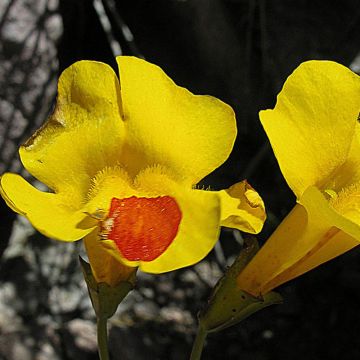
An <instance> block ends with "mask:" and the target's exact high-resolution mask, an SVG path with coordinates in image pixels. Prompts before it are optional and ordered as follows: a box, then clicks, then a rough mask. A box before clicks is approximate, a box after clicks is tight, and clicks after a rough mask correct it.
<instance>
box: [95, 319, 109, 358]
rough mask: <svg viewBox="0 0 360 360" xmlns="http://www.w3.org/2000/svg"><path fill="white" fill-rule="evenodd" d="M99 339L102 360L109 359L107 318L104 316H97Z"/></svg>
mask: <svg viewBox="0 0 360 360" xmlns="http://www.w3.org/2000/svg"><path fill="white" fill-rule="evenodd" d="M97 341H98V352H99V357H100V360H109V359H110V357H109V349H108V335H107V319H106V318H105V317H102V316H98V317H97Z"/></svg>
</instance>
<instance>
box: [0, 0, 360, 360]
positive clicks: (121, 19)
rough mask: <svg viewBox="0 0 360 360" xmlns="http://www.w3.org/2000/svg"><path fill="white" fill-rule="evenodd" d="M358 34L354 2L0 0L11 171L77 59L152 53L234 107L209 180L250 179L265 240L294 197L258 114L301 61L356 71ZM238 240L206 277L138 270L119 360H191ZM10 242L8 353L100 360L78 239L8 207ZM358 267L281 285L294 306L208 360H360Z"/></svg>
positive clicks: (253, 325)
mask: <svg viewBox="0 0 360 360" xmlns="http://www.w3.org/2000/svg"><path fill="white" fill-rule="evenodd" d="M359 34H360V8H359V6H358V1H357V0H353V1H351V0H345V1H341V2H327V1H326V2H325V1H320V0H317V1H305V0H300V1H296V2H292V1H280V0H275V1H266V0H209V1H208V0H156V1H154V0H131V1H130V0H129V1H126V0H124V1H117V2H116V1H115V0H94V1H90V0H76V1H74V0H1V1H0V85H1V86H0V172H3V171H15V172H22V173H23V174H24V175H26V176H28V175H27V174H25V173H24V171H23V169H22V168H21V164H20V163H19V160H18V158H17V148H18V146H19V144H20V143H21V142H22V141H24V140H25V139H26V138H27V137H28V136H29V135H30V134H31V133H32V132H33V131H34V130H35V129H36V128H37V127H39V125H41V124H42V123H43V122H44V121H45V119H46V117H47V115H48V114H49V113H50V112H51V108H52V105H53V103H54V99H55V95H56V81H57V77H58V75H59V73H60V72H61V71H62V70H63V69H64V68H65V67H67V66H68V65H70V64H71V63H73V62H74V61H76V60H79V59H92V60H94V59H95V60H101V61H104V62H107V63H110V64H111V65H112V66H114V67H115V61H114V56H115V55H119V54H120V53H123V54H130V55H136V56H143V57H145V58H146V59H148V60H149V61H151V62H154V63H156V64H158V65H160V66H161V67H162V68H163V69H165V71H166V72H167V73H168V74H169V75H170V76H171V77H172V78H173V79H174V80H175V81H176V82H177V83H178V84H180V85H183V86H186V87H187V88H189V89H191V90H192V91H193V92H195V93H207V94H211V95H214V96H217V97H219V98H221V99H222V100H224V101H226V102H228V103H229V104H231V105H232V106H233V107H234V109H235V111H236V113H237V118H238V128H239V136H238V141H237V143H236V146H235V149H234V152H233V154H232V156H231V157H230V159H229V160H228V161H227V162H226V164H225V165H224V166H222V167H221V168H220V169H218V170H217V171H216V172H215V173H214V174H212V175H211V176H209V177H208V178H207V179H205V180H204V184H206V185H211V186H212V187H213V188H220V187H225V186H229V185H230V184H232V183H234V182H236V181H238V180H240V179H243V178H247V179H248V180H249V182H250V183H251V184H252V185H253V186H254V187H255V188H256V189H257V190H258V191H259V192H260V193H261V195H262V196H263V198H264V200H265V202H266V204H267V209H268V221H267V224H266V226H265V230H264V232H263V234H262V235H261V236H260V237H259V240H260V242H261V241H264V240H265V239H266V237H267V235H268V234H269V233H270V232H271V231H272V230H273V229H274V228H275V226H276V225H277V224H278V223H279V221H280V220H281V219H282V218H283V217H284V216H285V215H286V213H287V212H288V211H289V209H290V208H291V206H292V204H293V203H294V197H293V195H292V193H291V192H290V190H289V189H288V188H287V186H286V184H285V182H284V180H283V178H282V176H281V173H280V172H279V169H278V167H277V164H276V160H275V158H274V156H273V154H272V152H271V149H270V147H269V145H268V143H267V140H266V137H265V134H264V133H263V131H262V129H261V127H260V124H259V121H258V118H257V112H258V111H259V110H260V109H264V108H267V107H272V106H273V105H274V102H275V97H276V94H277V92H278V91H279V89H280V88H281V86H282V84H283V82H284V80H285V78H286V77H287V76H288V75H289V74H290V72H291V71H292V70H293V69H294V68H295V67H296V66H297V65H298V64H299V63H300V62H301V61H304V60H308V59H330V60H336V61H338V62H340V63H343V64H344V65H347V66H352V68H353V69H354V71H358V72H359V70H360V48H359V46H360V41H359V40H360V36H359ZM309 141H311V140H310V139H309ZM239 235H240V234H238V233H233V232H231V231H228V230H224V231H223V233H222V236H221V241H220V242H219V245H218V246H217V247H216V249H215V251H213V252H212V253H211V254H210V255H209V256H208V257H207V258H206V259H205V260H204V261H203V262H201V263H200V264H198V265H196V266H195V267H192V268H189V269H183V270H180V271H176V272H173V273H169V274H163V275H157V276H152V275H147V274H139V280H138V285H137V289H136V290H134V291H133V292H132V293H131V294H130V295H129V296H128V297H127V298H126V300H125V301H124V302H123V303H122V304H121V306H120V307H119V309H118V312H117V313H116V315H115V316H114V317H113V319H112V320H111V322H110V349H111V353H112V357H113V359H121V360H126V359H136V360H138V359H139V360H141V359H164V360H165V359H171V360H172V359H174V360H177V359H179V360H182V359H187V358H188V356H189V353H190V349H191V344H192V341H193V337H194V334H195V330H196V313H197V311H198V310H199V309H200V308H201V306H203V304H204V303H205V301H206V298H207V296H208V294H209V291H210V289H211V288H212V287H213V285H214V284H215V282H216V280H217V279H218V278H219V276H220V275H221V274H222V272H223V270H224V268H225V267H226V265H228V264H230V263H231V261H232V259H233V257H234V255H235V254H237V253H238V252H239V251H240V249H241V244H240V243H239ZM0 237H1V240H0V253H1V254H2V256H1V260H0V359H4V360H5V359H6V360H28V359H29V360H30V359H31V360H33V359H34V360H35V359H36V360H45V359H47V360H48V359H51V360H58V359H59V360H60V359H61V360H72V359H76V360H83V359H84V360H85V359H97V358H98V357H97V353H96V332H95V331H96V330H95V322H94V321H95V318H94V314H93V310H92V308H91V305H90V301H89V299H88V296H87V289H86V286H85V283H84V281H83V279H82V274H81V271H80V268H79V264H78V255H79V254H82V253H83V249H82V245H81V242H79V243H76V244H67V243H60V242H55V241H53V240H49V239H46V238H44V237H42V236H41V235H39V234H38V233H36V232H35V231H34V230H33V229H32V227H31V226H30V225H29V224H28V223H27V221H26V220H25V219H23V218H20V217H16V216H15V215H14V214H13V213H12V212H11V211H10V210H8V209H7V208H6V206H5V205H4V204H3V203H1V207H0ZM240 240H241V236H240ZM240 242H241V241H240ZM359 260H360V253H359V250H357V249H355V250H353V251H352V252H350V253H348V254H345V255H344V256H342V257H340V258H338V259H336V260H334V261H332V262H330V263H329V264H326V265H323V266H322V267H320V268H318V269H316V270H314V271H312V272H311V273H308V274H306V275H304V276H302V277H301V278H299V279H297V280H295V281H293V282H291V283H289V284H286V285H284V286H283V287H281V288H280V289H279V291H280V292H281V293H282V295H283V296H284V300H285V302H284V304H283V305H279V306H274V307H272V308H269V309H266V310H264V311H263V312H261V313H258V314H256V315H254V316H253V317H251V318H250V319H248V320H246V321H244V322H243V323H242V324H240V325H238V326H235V327H232V328H230V329H227V330H225V331H223V332H222V333H220V334H217V335H211V336H209V339H208V342H207V346H206V348H205V351H204V354H203V359H205V360H206V359H209V360H210V359H211V360H212V359H214V360H216V359H219V360H220V359H246V360H275V359H294V360H300V359H303V358H307V359H309V360H317V359H329V360H331V359H339V358H341V359H344V360H353V359H358V358H359V356H360V341H359V339H358V335H357V334H358V333H359V332H360V305H359V304H360V261H359Z"/></svg>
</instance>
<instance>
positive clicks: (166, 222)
mask: <svg viewBox="0 0 360 360" xmlns="http://www.w3.org/2000/svg"><path fill="white" fill-rule="evenodd" d="M180 221H181V211H180V208H179V206H178V204H177V203H176V201H175V199H174V198H172V197H170V196H159V197H156V198H146V197H136V196H132V197H129V198H125V199H117V198H113V199H112V200H111V206H110V211H109V214H108V217H107V219H106V220H105V221H104V222H103V229H102V233H103V234H104V235H105V236H106V238H107V239H110V240H113V241H114V242H115V244H116V246H117V248H118V249H119V251H120V252H121V255H122V256H123V257H124V258H125V259H127V260H130V261H139V260H142V261H152V260H154V259H156V258H157V257H159V256H160V255H161V254H162V253H163V252H164V251H165V250H166V249H167V248H168V246H169V245H170V244H171V243H172V241H173V240H174V238H175V236H176V234H177V232H178V228H179V224H180Z"/></svg>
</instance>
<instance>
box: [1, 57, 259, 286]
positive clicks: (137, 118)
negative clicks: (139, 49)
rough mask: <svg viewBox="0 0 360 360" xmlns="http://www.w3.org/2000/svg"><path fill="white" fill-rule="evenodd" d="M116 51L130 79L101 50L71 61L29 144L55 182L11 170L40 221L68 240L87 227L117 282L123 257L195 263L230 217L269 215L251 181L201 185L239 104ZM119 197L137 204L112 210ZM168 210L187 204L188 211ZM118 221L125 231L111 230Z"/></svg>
mask: <svg viewBox="0 0 360 360" xmlns="http://www.w3.org/2000/svg"><path fill="white" fill-rule="evenodd" d="M117 62H118V64H119V71H120V82H119V80H118V78H117V76H116V75H115V73H114V72H113V70H112V69H111V68H110V67H109V66H108V65H106V64H103V63H100V62H94V61H80V62H77V63H75V64H73V65H72V66H70V67H69V68H68V69H66V70H65V71H64V72H63V73H62V74H61V76H60V78H59V84H58V97H57V103H56V107H55V110H54V113H53V114H52V115H51V116H50V117H49V120H48V121H47V123H46V124H45V125H44V126H43V127H42V128H41V129H39V130H38V131H37V132H36V133H35V134H34V135H33V136H32V137H31V138H30V139H29V140H28V141H27V142H26V143H25V144H24V145H23V146H22V147H21V148H20V158H21V161H22V163H23V165H24V167H25V168H26V169H27V170H28V171H29V172H30V173H31V174H32V175H33V176H34V177H36V178H37V179H38V180H39V181H41V182H42V183H43V184H45V185H46V186H47V187H48V188H49V192H43V191H39V190H37V189H35V188H34V187H33V186H32V185H30V184H29V183H28V182H27V181H25V180H24V179H23V178H22V177H21V176H19V175H17V174H11V173H6V174H4V175H2V177H1V178H0V193H1V195H2V197H3V198H4V199H5V201H6V202H7V204H8V205H9V206H10V207H11V208H12V209H13V210H14V211H16V212H18V213H19V214H21V215H24V216H26V217H27V218H28V219H29V220H30V222H31V223H32V224H33V226H34V227H35V228H37V229H38V230H39V231H40V232H42V233H43V234H45V235H46V236H49V237H52V238H55V239H57V240H63V241H75V240H79V239H82V238H85V245H86V248H87V252H88V255H89V259H90V264H91V266H92V269H93V271H94V273H95V277H96V278H97V279H98V280H101V281H105V282H108V283H111V284H114V283H115V282H116V281H118V280H117V279H118V277H117V275H116V274H121V273H122V272H123V270H124V269H123V266H125V267H139V268H140V269H141V270H143V271H146V272H151V273H161V272H166V271H171V270H175V269H177V268H181V267H184V266H188V265H192V264H194V263H196V262H198V261H200V260H201V259H202V258H203V257H204V256H206V255H207V253H208V252H209V251H210V250H211V249H212V247H213V246H214V244H215V242H216V241H217V239H218V235H219V231H220V226H221V225H225V226H229V227H234V228H238V229H241V230H245V231H248V232H252V233H257V232H259V231H260V230H261V228H262V225H263V222H264V220H265V210H264V204H263V202H262V200H261V198H260V196H259V195H258V194H257V192H256V191H255V190H253V189H252V188H251V187H250V186H249V185H247V183H245V182H241V183H238V184H236V185H234V186H233V187H232V188H230V189H229V190H227V191H225V190H223V191H204V190H198V189H196V184H197V182H198V181H200V180H201V179H202V178H203V177H205V176H206V175H208V174H209V173H210V172H211V171H213V170H214V169H215V168H217V167H218V166H219V165H221V164H222V163H223V162H224V161H225V160H226V159H227V157H228V156H229V154H230V152H231V149H232V146H233V144H234V141H235V137H236V121H235V116H234V113H233V111H232V109H231V107H230V106H228V105H226V104H225V103H223V102H221V101H220V100H218V99H215V98H213V97H211V96H204V95H193V94H192V93H190V92H189V91H188V90H186V89H184V88H182V87H179V86H177V85H176V84H175V83H174V82H173V81H172V80H171V79H170V78H169V77H168V76H167V75H166V74H165V73H164V72H163V71H162V70H161V69H160V68H159V67H158V66H156V65H153V64H151V63H149V62H147V61H144V60H141V59H137V58H134V57H127V56H121V57H118V58H117ZM234 189H235V190H234ZM114 199H117V200H115V202H116V204H120V205H119V206H121V207H123V208H122V209H124V208H127V210H126V211H125V210H121V209H120V208H119V209H115V210H114V211H113V212H111V211H110V210H111V207H110V206H112V207H113V205H114V203H113V200H114ZM133 204H135V205H133ZM159 204H160V205H159ZM162 204H165V205H162ZM134 206H135V208H134ZM161 206H165V207H164V208H161ZM174 209H175V210H174ZM224 209H226V210H224ZM120 210H121V211H120ZM164 211H165V213H166V214H167V213H169V214H170V215H171V216H172V215H174V214H175V213H176V214H178V220H177V221H178V223H176V222H174V221H172V220H173V219H171V216H170V215H169V216H170V217H168V218H167V219H168V220H169V221H167V220H166V217H164V215H163V212H164ZM127 212H128V213H130V215H131V216H130V215H129V216H128V215H127ZM132 214H136V216H135V218H136V219H137V221H133V216H132ZM109 217H112V218H109ZM129 219H130V220H129ZM164 219H165V220H164ZM151 221H154V226H153V227H152V226H151V224H152V223H151ZM170 223H171V224H173V225H171V226H170V225H169V224H170ZM114 224H115V225H114ZM118 224H122V225H121V226H120V225H118ZM111 226H112V228H111V229H110V233H111V234H115V235H114V236H115V238H116V241H115V240H113V239H109V238H108V236H110V235H109V227H111ZM116 226H117V227H116ZM162 226H163V227H164V228H163V229H164V231H161V227H162ZM166 229H167V230H166ZM115 230H116V231H118V233H119V234H121V236H123V237H124V236H125V238H124V241H122V240H121V239H120V240H119V239H118V237H117V232H116V231H115ZM165 230H166V231H167V233H168V235H166V236H168V237H167V238H166V239H165V240H166V243H165V240H164V239H163V237H165V235H162V233H163V232H164V234H165V233H166V231H165ZM149 231H150V232H149ZM150 233H151V234H150ZM124 234H125V235H124ZM148 235H149V236H148ZM119 236H120V235H119ZM147 237H149V238H151V239H153V240H151V241H154V243H151V241H150V242H149V240H148V239H147ZM136 239H139V241H140V242H139V244H138V245H137V242H136V241H137V240H136ZM124 243H126V244H129V245H126V244H125V245H124ZM126 246H128V248H126ZM141 247H144V249H145V250H144V251H143V252H142V250H141V249H140V250H139V248H141ZM152 247H157V248H152ZM120 248H121V249H124V248H125V250H126V251H125V252H126V253H129V254H130V256H128V255H126V254H125V255H124V253H122V251H123V250H121V251H120V250H119V249H120ZM105 254H107V255H105ZM139 254H140V255H139ZM110 259H111V260H110ZM114 259H115V260H116V261H117V262H118V264H121V266H118V265H116V262H115V263H114ZM149 259H150V260H149ZM112 271H113V272H114V273H113V274H111V272H112ZM124 273H127V271H125V272H124Z"/></svg>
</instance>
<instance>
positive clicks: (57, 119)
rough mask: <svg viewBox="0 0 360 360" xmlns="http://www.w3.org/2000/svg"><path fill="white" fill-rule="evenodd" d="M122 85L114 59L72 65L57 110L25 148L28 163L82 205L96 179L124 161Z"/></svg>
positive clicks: (22, 151)
mask: <svg viewBox="0 0 360 360" xmlns="http://www.w3.org/2000/svg"><path fill="white" fill-rule="evenodd" d="M119 91H120V90H119V82H118V79H117V77H116V75H115V73H114V72H113V70H112V69H111V68H110V67H109V66H108V65H105V64H103V63H98V62H93V61H80V62H77V63H75V64H73V65H72V66H70V67H69V68H67V69H66V70H65V71H64V72H63V73H62V75H61V76H60V79H59V84H58V98H57V103H56V108H55V111H54V113H53V114H52V115H51V117H50V118H49V120H48V122H47V123H46V124H45V125H44V127H42V128H41V129H40V130H38V131H37V132H36V133H35V134H34V135H33V136H32V137H31V138H30V139H29V140H28V141H27V142H26V143H25V144H24V146H22V147H21V148H20V157H21V161H22V162H23V164H24V166H25V168H26V169H27V170H28V171H29V172H30V173H31V174H32V175H34V176H35V177H36V178H37V179H38V180H40V181H41V182H43V183H44V184H46V185H47V186H48V187H49V188H51V189H52V190H54V191H55V192H64V193H65V192H66V193H68V194H71V197H72V201H73V203H76V204H78V205H80V203H81V201H82V200H83V198H84V196H85V195H86V193H87V191H88V188H89V185H90V179H91V178H92V177H93V176H94V175H95V174H96V173H97V172H98V171H99V170H101V169H103V168H104V167H106V166H112V165H115V164H117V163H118V162H119V154H120V153H121V148H122V144H123V138H124V129H123V122H122V120H121V115H120V110H121V104H120V95H119Z"/></svg>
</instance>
